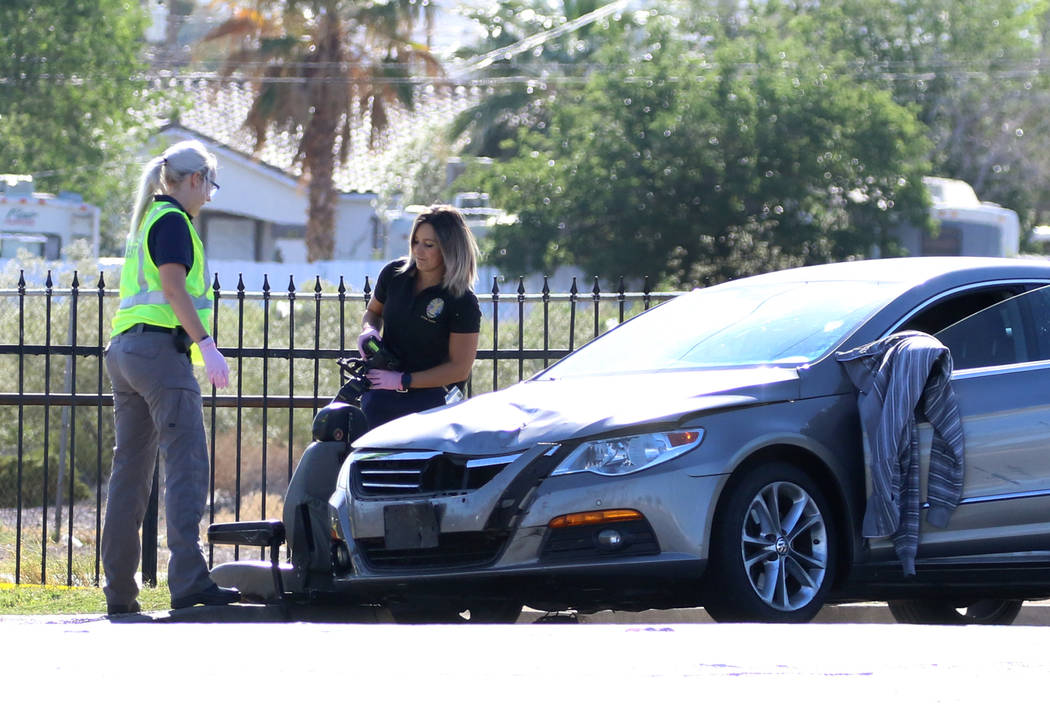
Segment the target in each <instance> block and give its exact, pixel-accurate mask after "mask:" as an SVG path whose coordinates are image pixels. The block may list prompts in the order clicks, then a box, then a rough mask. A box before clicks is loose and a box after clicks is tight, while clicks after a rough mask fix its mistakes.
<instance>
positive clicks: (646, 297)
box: [0, 272, 675, 586]
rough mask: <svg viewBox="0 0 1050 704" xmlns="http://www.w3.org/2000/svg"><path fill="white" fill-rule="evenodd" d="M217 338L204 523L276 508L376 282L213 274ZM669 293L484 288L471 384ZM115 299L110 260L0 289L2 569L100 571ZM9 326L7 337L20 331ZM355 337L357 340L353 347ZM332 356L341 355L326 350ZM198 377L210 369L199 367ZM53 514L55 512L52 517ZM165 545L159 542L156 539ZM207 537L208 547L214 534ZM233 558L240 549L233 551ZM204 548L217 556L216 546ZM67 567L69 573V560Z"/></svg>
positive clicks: (44, 575) (153, 575) (147, 551)
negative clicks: (227, 377)
mask: <svg viewBox="0 0 1050 704" xmlns="http://www.w3.org/2000/svg"><path fill="white" fill-rule="evenodd" d="M213 288H214V291H215V304H214V311H215V337H216V339H217V340H218V341H219V343H220V349H221V350H222V352H223V354H224V355H225V356H226V358H227V360H228V362H229V364H230V367H231V372H232V386H231V387H230V388H229V390H228V392H226V393H219V392H217V391H216V390H215V389H214V388H213V387H211V386H210V385H206V384H202V389H205V393H204V406H205V422H206V424H207V425H208V437H209V443H210V460H211V490H210V501H209V508H208V513H207V516H208V520H209V522H215V521H216V520H255V519H262V518H269V517H274V516H279V515H280V511H281V506H280V504H281V501H282V497H283V493H284V488H285V486H286V484H287V481H288V479H289V478H290V477H291V474H292V472H293V470H294V467H295V463H296V461H297V458H298V457H299V455H301V453H302V451H303V450H304V449H305V447H306V445H307V444H308V443H309V442H310V425H311V421H312V419H313V416H314V414H316V412H317V411H318V409H319V408H321V407H322V406H324V405H325V404H326V403H327V402H328V400H329V398H330V397H331V396H332V395H334V393H335V392H336V391H337V390H338V389H339V387H340V386H341V384H342V382H343V381H344V380H343V379H342V378H341V377H340V372H339V369H338V366H337V365H336V364H335V363H334V360H335V359H337V358H339V357H345V356H351V355H356V348H355V344H356V343H355V341H356V337H357V335H356V333H357V330H358V325H359V321H360V319H361V314H362V313H363V311H364V308H365V306H366V305H367V302H368V300H369V298H370V297H371V287H370V282H369V280H368V278H367V277H366V279H365V282H364V286H363V287H362V289H361V290H360V291H352V290H350V289H349V288H348V287H347V285H346V284H345V283H344V281H343V280H342V279H341V278H340V281H339V282H338V284H335V285H330V284H327V285H323V284H322V282H321V280H320V278H315V280H314V281H313V282H311V283H310V284H307V285H305V286H299V287H297V286H296V284H295V282H294V280H293V279H292V277H289V280H288V284H287V287H286V288H284V289H281V290H277V289H274V288H271V286H270V285H269V279H268V278H266V279H264V283H263V287H262V290H259V291H248V290H245V287H244V284H243V281H242V280H238V282H237V286H236V287H235V288H234V289H232V290H224V289H222V288H221V287H220V282H219V280H218V277H216V279H215V281H214V284H213ZM674 295H675V294H674V293H654V292H652V291H650V290H649V286H648V283H647V282H646V284H645V285H644V286H643V287H642V291H640V292H628V291H626V290H624V284H623V282H622V280H621V282H620V284H619V287H618V288H616V289H615V290H611V291H609V290H602V289H600V287H599V285H598V278H597V277H595V279H594V282H593V285H592V286H591V288H590V290H589V291H583V292H581V291H580V290H579V289H578V288H577V284H576V280H575V279H573V282H572V286H571V287H570V289H569V291H568V292H565V293H555V292H552V291H551V290H550V288H549V286H548V282H547V280H546V279H544V282H543V286H542V288H541V290H539V291H536V292H528V291H526V289H525V285H524V281H523V280H519V281H518V284H517V286H516V287H515V288H514V289H513V290H512V291H510V292H507V291H504V290H502V289H501V288H500V285H499V283H498V281H497V280H496V279H493V282H492V287H491V289H490V290H489V291H488V292H479V295H478V298H479V300H480V301H481V304H482V311H483V320H482V333H481V336H480V342H479V349H478V355H477V362H476V363H475V367H474V372H473V375H472V377H471V381H470V383H469V384H468V395H472V394H476V393H480V392H482V391H488V390H494V389H499V388H503V387H505V386H508V385H510V384H511V383H514V382H517V381H519V380H521V379H523V378H525V377H527V376H531V375H532V374H534V373H536V372H538V371H540V370H541V369H543V368H545V367H546V366H548V365H549V364H550V363H552V362H553V361H555V360H557V359H558V358H560V357H562V356H564V355H565V354H567V353H568V352H570V351H572V350H573V349H575V348H576V347H578V346H580V345H581V344H583V343H585V342H587V341H589V340H590V339H592V338H593V337H596V336H597V335H599V334H600V333H601V332H603V331H604V329H605V328H607V327H609V326H611V325H615V324H618V323H620V322H623V321H624V320H625V319H626V318H629V317H631V316H632V315H635V314H637V313H639V312H641V311H642V310H645V309H648V308H649V307H651V306H652V305H654V304H656V303H659V302H661V301H663V300H666V299H668V298H670V297H673V296H674ZM116 305H117V288H116V286H112V287H110V286H107V283H106V281H105V277H104V274H103V273H101V272H100V273H99V274H98V275H97V277H91V279H90V280H87V281H81V280H80V278H79V276H78V274H77V273H76V272H73V274H72V280H71V282H70V283H69V284H68V286H66V287H62V288H60V287H58V286H57V285H56V283H55V282H54V281H53V280H52V277H51V274H50V273H48V275H47V280H46V283H45V285H44V286H42V287H36V288H33V287H30V286H27V285H26V282H25V278H24V277H23V276H20V277H19V280H18V283H17V285H16V286H15V287H13V288H8V289H0V314H2V315H0V330H2V331H3V332H2V335H0V342H2V344H0V433H2V434H3V442H2V444H0V582H5V581H6V582H14V583H40V584H44V583H51V584H55V583H64V584H67V585H70V586H73V585H88V584H96V585H97V584H98V583H99V576H100V575H99V570H100V550H99V540H98V537H99V536H100V535H101V527H102V511H103V502H104V498H105V490H106V479H107V477H108V473H109V465H110V461H111V453H112V444H113V442H112V441H113V427H112V412H111V411H110V410H109V408H108V407H109V406H111V405H112V402H113V401H112V395H111V393H110V386H109V381H108V379H106V378H105V376H106V374H105V370H104V365H103V364H102V353H103V350H104V347H105V344H106V342H107V341H108V337H109V334H108V333H109V321H110V318H111V316H112V314H113V312H114V311H115V309H116ZM11 340H14V341H11ZM348 340H349V341H350V342H349V349H348ZM329 360H333V363H332V364H325V362H326V361H329ZM200 378H201V379H202V380H204V377H203V375H202V376H201V377H200ZM159 473H160V472H159V467H158V471H157V472H155V473H154V488H153V493H152V496H151V501H150V508H149V511H148V514H147V520H146V524H145V525H144V527H143V561H142V576H143V581H144V582H145V583H152V584H155V583H156V580H157V562H158V525H159V521H158V501H157V494H158V486H159V482H158V478H157V475H158V474H159ZM49 523H50V525H49ZM162 549H163V548H162ZM209 550H212V548H209ZM235 557H236V555H235ZM211 559H212V560H213V561H214V560H215V553H214V551H213V552H212V553H211ZM63 572H64V574H62V573H63Z"/></svg>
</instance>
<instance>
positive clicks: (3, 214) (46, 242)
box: [0, 174, 99, 261]
mask: <svg viewBox="0 0 1050 704" xmlns="http://www.w3.org/2000/svg"><path fill="white" fill-rule="evenodd" d="M77 240H83V241H85V242H86V243H87V245H88V251H89V252H90V254H91V256H93V257H96V258H97V257H98V247H99V209H98V207H96V206H94V205H91V204H89V203H85V202H84V200H83V198H81V197H80V195H78V194H76V193H69V192H62V193H59V194H58V195H53V194H51V193H37V192H35V191H34V190H33V177H32V176H24V175H9V174H0V259H10V258H12V257H14V256H16V255H17V254H18V251H19V250H21V249H24V250H27V251H28V252H29V253H30V254H32V255H34V256H38V257H42V258H43V259H46V260H49V261H52V260H60V259H62V258H63V257H64V256H65V254H66V253H67V248H68V247H69V245H70V244H72V243H73V242H75V241H77Z"/></svg>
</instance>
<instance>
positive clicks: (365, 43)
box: [204, 0, 442, 261]
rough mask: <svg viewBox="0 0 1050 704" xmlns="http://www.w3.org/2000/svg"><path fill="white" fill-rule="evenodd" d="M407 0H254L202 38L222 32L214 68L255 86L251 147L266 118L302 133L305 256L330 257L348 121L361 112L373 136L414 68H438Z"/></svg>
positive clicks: (406, 102)
mask: <svg viewBox="0 0 1050 704" xmlns="http://www.w3.org/2000/svg"><path fill="white" fill-rule="evenodd" d="M421 5H422V3H417V2H414V1H413V0H388V2H385V3H375V2H354V1H352V0H283V1H282V0H255V1H254V2H250V3H247V4H246V5H243V6H241V7H238V8H237V9H235V11H234V13H233V15H232V16H231V17H230V19H228V20H227V21H226V22H224V23H223V24H222V25H220V26H219V27H216V28H215V29H214V30H212V31H211V32H210V33H209V34H208V35H207V36H206V37H205V39H204V41H206V42H218V41H224V42H226V43H227V54H226V57H225V59H224V60H223V66H222V74H223V75H224V76H227V77H229V76H232V75H233V74H235V73H236V74H238V75H240V76H245V77H247V78H248V79H249V80H250V81H251V83H252V85H253V86H254V90H255V95H254V100H253V103H252V107H251V109H250V111H249V113H248V116H247V119H246V121H245V123H246V126H247V127H248V128H249V129H250V130H252V133H253V134H254V137H255V148H256V150H259V149H261V148H262V146H263V145H264V143H265V141H266V134H267V131H268V130H269V129H270V128H271V127H275V128H277V129H280V130H285V131H289V132H293V133H296V132H298V133H301V135H302V137H301V139H300V141H299V145H298V151H297V153H296V156H295V162H296V163H301V164H302V166H303V176H304V178H308V179H309V210H308V220H307V225H306V249H307V258H308V259H309V260H310V261H317V260H319V259H331V257H332V252H333V247H334V238H333V230H334V221H335V202H336V195H337V194H336V189H335V185H334V180H333V174H334V172H335V167H336V164H337V163H340V164H343V163H346V161H347V159H348V158H349V157H350V149H351V139H350V132H351V126H352V124H353V123H354V120H355V119H356V118H360V117H364V116H367V117H368V118H369V119H370V122H371V139H372V140H375V138H376V137H378V136H379V135H380V134H382V133H383V132H384V131H385V130H386V129H387V127H388V114H389V110H390V109H391V108H392V107H393V106H395V105H402V106H404V107H407V108H410V109H411V108H412V107H413V102H414V95H415V81H414V78H413V76H415V75H418V74H419V73H420V72H422V74H423V75H425V76H429V77H436V76H439V75H441V73H442V69H441V66H440V64H439V63H438V61H437V59H436V58H435V57H434V56H433V55H432V54H431V52H430V50H429V48H428V47H427V46H425V45H423V44H420V43H418V42H416V41H414V40H413V39H412V36H413V32H414V31H415V29H416V26H417V23H418V22H420V21H423V22H426V23H428V24H429V22H430V19H431V14H430V13H431V9H430V8H429V6H427V7H424V8H421Z"/></svg>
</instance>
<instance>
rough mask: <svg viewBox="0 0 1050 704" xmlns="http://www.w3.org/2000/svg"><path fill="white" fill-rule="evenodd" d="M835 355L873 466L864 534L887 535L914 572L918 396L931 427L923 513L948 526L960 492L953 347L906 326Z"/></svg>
mask: <svg viewBox="0 0 1050 704" xmlns="http://www.w3.org/2000/svg"><path fill="white" fill-rule="evenodd" d="M837 359H838V361H839V362H840V363H842V365H843V366H844V367H845V370H846V373H847V374H848V375H849V378H850V380H851V381H852V382H853V384H854V386H856V387H857V390H858V397H857V407H858V409H859V411H860V421H861V429H862V430H863V432H864V436H865V441H866V450H867V453H866V455H867V456H868V462H869V465H870V469H871V479H872V489H871V495H870V496H869V497H868V505H867V508H866V510H865V513H864V521H863V525H862V528H861V530H862V534H863V536H864V537H865V538H885V537H891V536H892V538H893V544H894V548H895V549H896V552H897V556H898V557H899V558H900V560H901V564H902V566H903V568H904V573H905V574H908V575H913V574H915V554H916V550H917V548H918V544H919V506H920V496H919V432H918V418H917V414H918V412H919V410H920V409H919V405H920V402H921V404H922V408H921V412H922V414H923V415H924V416H925V418H926V420H927V421H929V423H930V425H931V426H932V427H933V444H932V447H931V449H930V470H929V476H928V477H927V491H926V493H927V502H928V503H929V510H928V511H927V514H926V520H927V521H928V522H929V523H930V524H931V525H934V526H938V527H944V526H946V525H947V524H948V520H949V518H951V514H952V512H953V511H954V510H955V507H956V506H957V505H958V504H959V499H960V498H961V497H962V487H963V469H964V466H963V452H964V445H963V430H962V418H961V417H960V414H959V407H958V404H957V403H956V400H955V392H954V391H953V390H952V386H951V373H952V360H951V354H950V353H949V352H948V348H946V347H945V346H944V345H943V344H941V343H940V341H939V340H937V338H935V337H933V336H931V335H927V334H926V333H921V332H914V331H905V332H900V333H895V334H893V335H889V336H888V337H884V338H882V339H879V340H876V341H874V342H871V343H869V344H867V345H863V346H861V347H857V348H855V349H852V350H848V351H845V352H840V353H838V355H837Z"/></svg>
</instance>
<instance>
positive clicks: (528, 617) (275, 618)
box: [0, 601, 1050, 626]
mask: <svg viewBox="0 0 1050 704" xmlns="http://www.w3.org/2000/svg"><path fill="white" fill-rule="evenodd" d="M537 621H540V622H542V623H547V624H554V623H581V624H628V625H645V624H675V623H714V621H713V620H712V619H711V618H710V617H709V616H708V615H707V612H705V611H704V610H703V609H666V610H658V609H652V610H648V611H639V612H632V611H600V612H598V613H595V614H578V615H577V614H572V613H565V614H553V615H551V614H545V613H543V612H541V611H533V610H531V609H526V610H525V611H524V612H523V613H522V615H521V618H519V619H518V623H519V624H531V623H535V622H537ZM99 622H103V623H104V622H108V623H111V624H114V625H117V624H134V623H289V622H311V623H357V624H382V623H386V624H390V623H393V619H391V617H390V614H389V612H387V611H386V609H380V608H369V607H345V608H337V607H310V608H307V607H301V606H292V607H290V608H288V609H287V610H282V609H281V608H279V607H276V606H267V605H262V604H237V605H234V606H199V607H195V608H191V609H179V610H172V611H148V612H144V613H140V614H125V615H120V616H112V617H109V616H106V615H105V614H69V615H53V616H0V623H9V624H78V623H99ZM812 622H813V623H825V624H828V623H842V624H890V623H896V622H895V621H894V619H893V616H892V615H891V614H890V611H889V609H888V608H887V607H886V605H885V604H884V603H881V602H872V603H858V604H842V605H836V606H826V607H824V609H822V610H821V612H820V613H819V614H817V617H816V618H815V619H813V621H812ZM1013 625H1015V626H1050V601H1032V602H1027V603H1025V605H1024V607H1023V608H1022V609H1021V613H1020V614H1019V615H1018V617H1017V620H1015V621H1014V624H1013Z"/></svg>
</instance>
